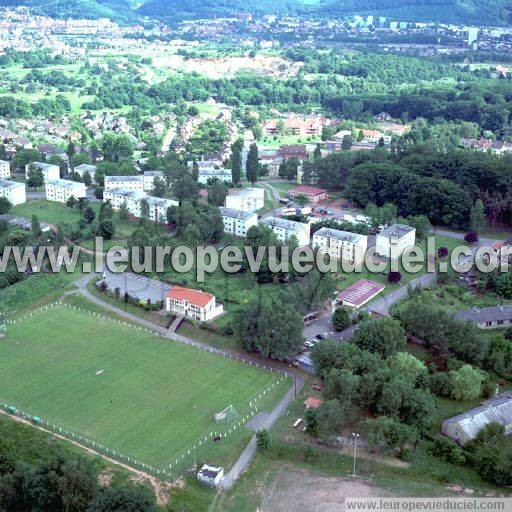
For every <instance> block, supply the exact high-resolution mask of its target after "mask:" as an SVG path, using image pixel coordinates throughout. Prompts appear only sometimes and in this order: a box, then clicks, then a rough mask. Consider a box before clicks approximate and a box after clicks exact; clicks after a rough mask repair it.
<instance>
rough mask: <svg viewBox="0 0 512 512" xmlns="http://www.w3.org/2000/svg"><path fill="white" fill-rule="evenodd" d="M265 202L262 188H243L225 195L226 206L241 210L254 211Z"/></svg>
mask: <svg viewBox="0 0 512 512" xmlns="http://www.w3.org/2000/svg"><path fill="white" fill-rule="evenodd" d="M264 204H265V191H264V190H263V189H262V188H244V189H242V190H237V191H236V192H233V193H232V194H229V195H228V196H226V208H233V209H234V210H240V211H242V212H255V211H257V210H260V209H261V208H263V206H264Z"/></svg>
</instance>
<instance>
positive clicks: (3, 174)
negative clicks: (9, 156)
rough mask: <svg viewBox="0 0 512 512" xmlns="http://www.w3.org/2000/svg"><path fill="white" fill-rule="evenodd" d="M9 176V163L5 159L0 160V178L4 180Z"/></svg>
mask: <svg viewBox="0 0 512 512" xmlns="http://www.w3.org/2000/svg"><path fill="white" fill-rule="evenodd" d="M10 177H11V164H10V163H9V162H8V161H7V160H0V179H2V180H6V179H7V178H10Z"/></svg>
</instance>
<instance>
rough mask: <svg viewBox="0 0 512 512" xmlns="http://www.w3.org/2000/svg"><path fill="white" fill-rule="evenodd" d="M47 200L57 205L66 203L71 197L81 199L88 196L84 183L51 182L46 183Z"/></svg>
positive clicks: (69, 181) (68, 181)
mask: <svg viewBox="0 0 512 512" xmlns="http://www.w3.org/2000/svg"><path fill="white" fill-rule="evenodd" d="M45 188H46V199H47V201H55V202H56V203H66V202H67V200H68V199H69V198H70V197H74V198H75V199H80V198H82V197H86V196H87V188H86V186H85V184H84V183H80V182H78V181H71V180H61V179H58V180H51V181H47V182H46V186H45Z"/></svg>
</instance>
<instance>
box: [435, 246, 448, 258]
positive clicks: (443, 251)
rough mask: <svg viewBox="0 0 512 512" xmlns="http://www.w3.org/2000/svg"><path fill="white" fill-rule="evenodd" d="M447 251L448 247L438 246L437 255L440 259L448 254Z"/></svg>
mask: <svg viewBox="0 0 512 512" xmlns="http://www.w3.org/2000/svg"><path fill="white" fill-rule="evenodd" d="M448 252H449V251H448V247H444V246H443V247H439V249H438V250H437V256H438V257H439V258H441V259H443V258H446V256H448Z"/></svg>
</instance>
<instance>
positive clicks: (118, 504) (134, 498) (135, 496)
mask: <svg viewBox="0 0 512 512" xmlns="http://www.w3.org/2000/svg"><path fill="white" fill-rule="evenodd" d="M156 511H157V506H156V499H155V495H154V494H153V493H152V492H151V491H150V490H149V489H147V488H145V487H139V486H134V485H126V486H123V487H112V486H109V487H107V488H106V489H104V490H103V491H102V492H101V493H100V494H99V495H98V496H97V497H96V498H95V499H94V500H93V501H92V502H91V504H90V505H89V506H88V507H87V509H86V510H85V512H156Z"/></svg>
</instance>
